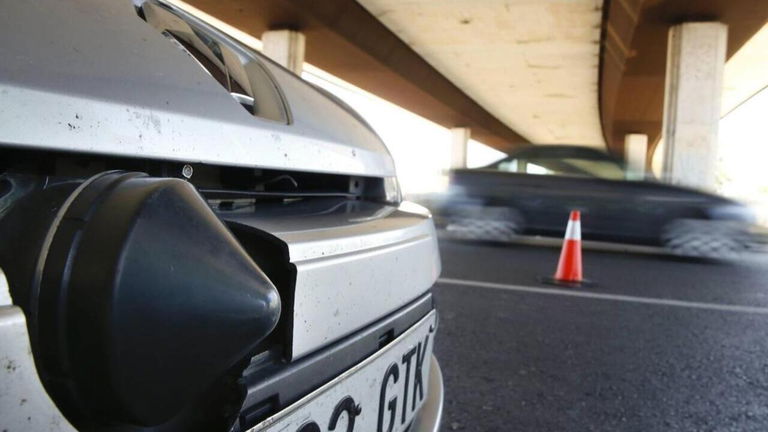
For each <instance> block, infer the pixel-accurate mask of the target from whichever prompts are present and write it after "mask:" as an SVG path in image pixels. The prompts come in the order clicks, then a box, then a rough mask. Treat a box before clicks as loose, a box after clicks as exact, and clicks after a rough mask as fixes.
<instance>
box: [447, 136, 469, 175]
mask: <svg viewBox="0 0 768 432" xmlns="http://www.w3.org/2000/svg"><path fill="white" fill-rule="evenodd" d="M469 137H470V130H469V128H465V127H456V128H451V168H466V167H467V146H468V145H469Z"/></svg>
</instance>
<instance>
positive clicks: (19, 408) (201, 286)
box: [0, 0, 443, 432]
mask: <svg viewBox="0 0 768 432" xmlns="http://www.w3.org/2000/svg"><path fill="white" fill-rule="evenodd" d="M0 58H2V61H0V366H1V367H2V369H0V430H2V431H4V432H16V431H75V430H81V431H82V430H88V431H97V432H102V431H104V432H106V431H109V432H117V431H121V432H128V431H131V432H133V431H136V432H139V431H146V432H150V431H151V432H176V431H207V432H213V431H228V432H243V431H278V430H279V431H291V432H293V431H296V432H315V431H347V432H349V431H359V432H368V431H387V432H392V431H405V430H410V431H435V430H437V428H438V425H439V421H440V417H441V411H442V398H443V390H442V378H441V375H440V368H439V366H438V363H437V361H436V360H435V358H434V356H433V355H432V350H433V346H434V340H435V332H436V329H437V314H436V312H435V309H434V305H433V299H432V294H431V292H430V289H431V286H432V285H433V283H434V282H435V280H436V279H437V277H438V274H439V272H440V260H439V256H438V250H437V243H436V238H435V232H434V227H433V223H432V219H431V218H430V216H429V214H428V213H427V212H426V211H425V210H424V209H423V208H420V207H418V206H415V205H412V204H409V203H404V202H401V198H400V192H399V187H398V184H397V180H396V177H395V169H394V164H393V161H392V158H391V156H390V155H389V153H388V152H387V149H386V148H385V146H384V144H383V143H382V142H381V140H380V139H379V138H378V137H377V135H376V134H375V133H374V132H373V131H372V130H371V128H370V127H369V126H368V125H367V124H366V123H365V122H364V121H363V120H362V119H360V118H359V116H358V115H357V114H356V113H355V112H354V111H352V110H351V109H350V108H349V107H347V106H346V105H344V104H343V103H341V102H339V101H338V100H336V99H334V98H333V97H332V96H329V95H327V94H325V93H324V92H322V91H320V90H318V89H316V88H314V87H312V86H311V85H310V84H308V83H306V82H304V81H303V80H301V79H300V78H298V77H296V76H295V75H293V74H292V73H290V72H288V71H286V70H285V69H283V68H281V67H280V66H278V65H276V64H274V63H272V62H271V61H269V60H267V59H265V58H264V57H263V56H261V55H260V54H259V53H257V52H254V51H253V50H252V49H250V48H248V47H247V46H245V45H244V44H242V43H239V42H238V41H237V40H235V39H233V38H232V37H230V36H228V35H227V34H225V33H224V32H222V31H220V30H219V29H217V28H215V27H214V26H212V25H210V24H209V23H207V22H205V21H204V20H203V19H201V18H200V17H199V16H196V15H194V14H193V13H192V12H191V11H189V10H187V9H186V8H185V7H184V6H183V5H179V4H176V3H170V2H164V1H160V0H146V1H134V2H131V1H130V0H115V1H109V2H105V1H101V0H78V1H74V0H68V1H62V0H38V1H34V2H6V3H5V4H4V5H3V13H2V14H0Z"/></svg>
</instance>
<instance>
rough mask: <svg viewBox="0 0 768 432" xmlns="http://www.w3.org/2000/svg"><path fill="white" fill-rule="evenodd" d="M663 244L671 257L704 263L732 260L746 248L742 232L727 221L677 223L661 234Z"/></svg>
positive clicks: (693, 220) (666, 227)
mask: <svg viewBox="0 0 768 432" xmlns="http://www.w3.org/2000/svg"><path fill="white" fill-rule="evenodd" d="M661 240H662V244H663V245H664V247H665V248H666V249H667V250H669V251H670V252H671V253H673V254H674V255H678V256H682V257H693V258H707V259H726V260H727V259H734V258H738V257H739V256H740V255H741V254H743V253H744V252H745V251H746V250H747V249H748V248H749V245H748V244H747V242H746V241H745V234H744V232H743V229H742V228H740V227H739V226H738V224H735V223H731V222H728V221H713V220H704V219H678V220H675V221H673V222H671V223H669V224H668V225H666V226H665V227H664V229H663V231H662V236H661Z"/></svg>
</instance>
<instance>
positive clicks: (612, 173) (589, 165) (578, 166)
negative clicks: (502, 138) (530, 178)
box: [489, 155, 627, 180]
mask: <svg viewBox="0 0 768 432" xmlns="http://www.w3.org/2000/svg"><path fill="white" fill-rule="evenodd" d="M489 168H493V169H497V170H499V171H504V172H514V173H522V174H538V175H563V176H580V177H596V178H602V179H607V180H625V179H626V178H627V173H626V171H625V170H624V168H623V167H622V166H621V165H620V164H618V163H616V162H615V161H613V160H610V159H598V158H585V157H548V156H544V155H537V156H533V157H510V158H506V159H504V160H502V161H500V162H497V163H496V164H494V165H492V166H491V167H489Z"/></svg>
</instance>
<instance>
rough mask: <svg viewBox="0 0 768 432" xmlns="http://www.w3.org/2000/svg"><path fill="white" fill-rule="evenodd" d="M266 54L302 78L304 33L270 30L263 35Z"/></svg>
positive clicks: (262, 39) (263, 49)
mask: <svg viewBox="0 0 768 432" xmlns="http://www.w3.org/2000/svg"><path fill="white" fill-rule="evenodd" d="M261 43H262V44H263V48H262V51H263V52H264V54H265V55H266V56H267V57H269V58H271V59H272V60H274V61H275V62H277V63H278V64H280V65H282V66H284V67H286V68H287V69H288V70H290V71H291V72H293V73H295V74H296V75H299V76H301V70H302V68H303V67H304V46H305V37H304V33H301V32H298V31H295V30H269V31H265V32H264V33H263V34H262V35H261Z"/></svg>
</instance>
